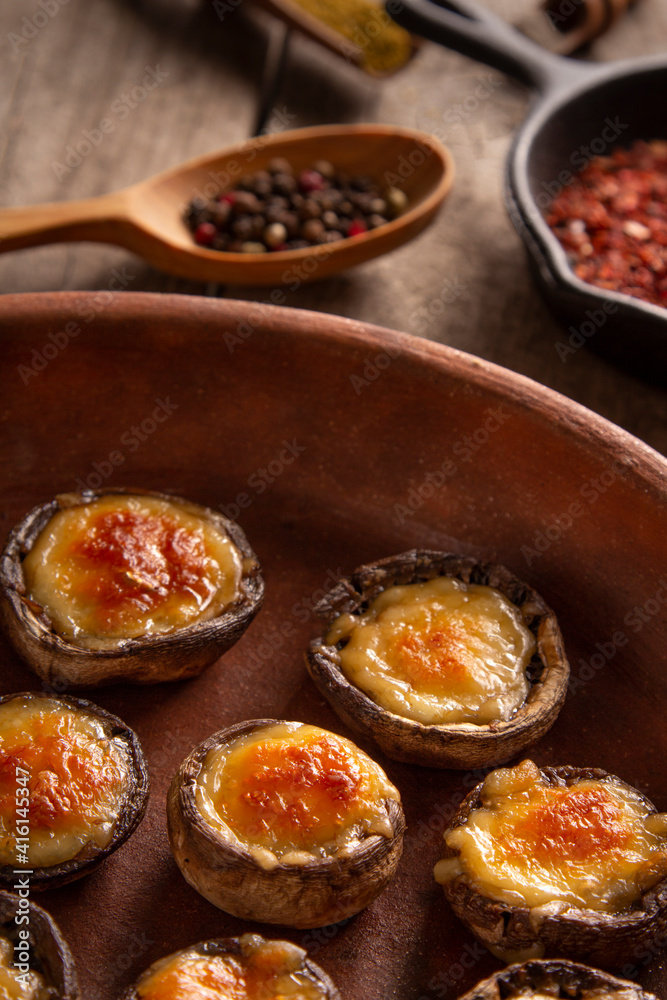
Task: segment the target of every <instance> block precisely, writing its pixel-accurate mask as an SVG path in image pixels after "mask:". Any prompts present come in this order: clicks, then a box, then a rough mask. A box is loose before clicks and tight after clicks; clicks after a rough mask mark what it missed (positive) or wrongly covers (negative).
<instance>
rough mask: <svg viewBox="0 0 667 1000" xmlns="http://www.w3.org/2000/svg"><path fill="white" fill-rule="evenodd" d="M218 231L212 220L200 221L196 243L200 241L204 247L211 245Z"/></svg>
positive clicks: (196, 232) (196, 233)
mask: <svg viewBox="0 0 667 1000" xmlns="http://www.w3.org/2000/svg"><path fill="white" fill-rule="evenodd" d="M217 233H218V230H217V229H216V228H215V226H214V225H213V223H212V222H200V223H199V225H198V226H197V228H196V229H195V234H194V235H195V243H199V244H200V246H203V247H207V246H210V245H211V243H212V242H213V240H214V239H215V237H216V236H217Z"/></svg>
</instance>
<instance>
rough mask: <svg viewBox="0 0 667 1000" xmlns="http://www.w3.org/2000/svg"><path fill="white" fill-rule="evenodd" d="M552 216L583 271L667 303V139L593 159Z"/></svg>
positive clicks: (585, 276) (586, 276) (608, 285)
mask: <svg viewBox="0 0 667 1000" xmlns="http://www.w3.org/2000/svg"><path fill="white" fill-rule="evenodd" d="M547 222H548V224H549V226H550V227H551V229H552V230H553V232H554V233H555V235H556V236H557V237H558V239H559V240H560V242H561V244H562V246H563V247H564V248H565V250H566V251H567V253H568V255H569V257H570V261H571V263H572V267H573V269H574V273H575V274H576V275H577V277H578V278H581V279H582V280H583V281H587V282H589V283H590V284H592V285H597V287H598V288H605V289H608V290H610V291H615V292H624V293H625V294H626V295H632V296H634V297H635V298H639V299H643V300H644V301H645V302H651V303H652V304H653V305H657V306H663V307H667V142H662V141H660V142H658V141H654V142H636V143H635V144H634V145H633V146H632V147H631V148H630V149H620V148H619V149H615V150H614V151H613V152H612V153H611V155H610V156H598V157H596V158H595V159H593V160H591V162H590V163H589V164H588V166H587V167H585V169H584V170H582V171H581V172H580V173H579V174H578V175H577V176H576V177H575V178H574V180H573V181H572V183H570V184H568V185H567V186H566V187H565V188H563V190H562V191H561V192H560V194H559V195H558V197H557V198H556V199H555V200H554V202H553V203H552V205H551V207H550V210H549V213H548V215H547Z"/></svg>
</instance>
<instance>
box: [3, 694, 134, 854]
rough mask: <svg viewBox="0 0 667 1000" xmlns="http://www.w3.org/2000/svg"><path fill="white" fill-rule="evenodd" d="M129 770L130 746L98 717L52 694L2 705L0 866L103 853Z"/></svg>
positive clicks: (119, 806)
mask: <svg viewBox="0 0 667 1000" xmlns="http://www.w3.org/2000/svg"><path fill="white" fill-rule="evenodd" d="M17 768H19V769H20V771H18V772H17ZM17 774H19V775H20V776H21V778H22V782H23V781H25V782H27V783H26V784H21V786H20V787H21V792H20V796H19V798H20V803H19V800H18V799H17V788H18V787H19V784H18V782H17ZM130 775H131V771H130V761H129V758H128V753H127V750H126V747H125V745H124V744H123V742H122V741H121V740H119V739H117V738H114V737H111V736H110V735H109V734H108V732H107V731H106V729H105V727H104V725H103V723H102V722H101V720H100V719H98V718H96V717H95V716H94V715H92V714H90V713H88V712H85V711H84V710H82V709H74V708H73V707H70V706H67V705H65V704H64V703H63V702H61V701H58V700H57V699H55V698H54V699H50V698H29V697H27V698H26V697H17V698H12V699H10V700H9V701H6V702H4V703H3V704H1V705H0V864H3V865H11V866H12V867H13V868H20V867H21V866H22V865H23V866H28V867H34V868H42V867H51V866H53V865H57V864H61V863H62V862H64V861H70V860H71V859H72V858H75V857H76V856H77V855H78V854H79V853H80V852H81V851H83V850H84V849H86V848H87V849H89V850H94V851H97V850H103V849H104V848H105V847H107V846H108V845H109V843H110V842H111V840H112V838H113V834H114V829H115V826H116V823H117V821H118V818H119V816H120V813H121V810H122V807H123V802H124V797H125V796H126V794H127V789H128V787H129V783H130V780H131V778H130ZM24 776H25V777H24ZM17 805H20V807H21V808H20V814H17ZM23 834H25V836H23Z"/></svg>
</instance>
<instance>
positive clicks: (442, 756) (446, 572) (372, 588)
mask: <svg viewBox="0 0 667 1000" xmlns="http://www.w3.org/2000/svg"><path fill="white" fill-rule="evenodd" d="M438 576H448V577H452V578H454V579H457V580H460V581H462V582H463V583H474V584H483V585H485V586H488V587H494V588H495V589H496V590H499V591H500V592H501V593H502V594H503V595H504V596H505V597H506V598H507V599H508V600H509V601H511V602H512V604H514V605H515V606H516V607H517V608H518V609H519V611H520V612H521V616H522V618H523V623H524V625H525V626H526V627H527V628H528V629H529V630H530V631H531V632H532V633H533V636H534V638H535V642H536V651H535V653H534V655H533V658H532V660H531V662H530V664H529V665H528V669H527V672H526V674H527V677H528V680H529V683H530V690H529V693H528V696H527V698H526V700H525V702H524V703H523V705H521V706H520V707H519V708H518V709H517V710H516V711H515V712H514V714H513V715H512V716H511V718H510V719H509V720H507V721H506V722H503V721H498V722H492V723H489V724H487V725H472V724H470V723H448V724H444V725H424V724H422V723H420V722H416V721H413V720H411V719H406V718H403V717H402V716H399V715H396V714H394V713H393V712H390V711H388V710H387V709H385V708H383V707H382V706H381V705H379V704H378V703H377V702H375V701H374V700H373V699H372V698H370V697H369V696H368V695H367V694H365V693H364V692H363V691H362V690H361V689H360V688H358V687H357V686H356V685H355V684H353V683H352V682H351V681H349V680H348V678H347V677H346V676H345V674H344V673H343V671H342V669H341V662H340V655H339V651H338V649H337V648H336V647H335V646H330V645H327V644H326V642H325V638H324V636H325V635H326V633H327V631H328V629H329V627H330V626H331V624H332V622H333V621H334V620H335V619H336V618H337V617H338V616H339V615H341V614H344V613H349V614H358V613H361V612H362V611H363V610H365V608H366V607H367V606H368V604H369V603H370V602H371V601H373V600H374V599H375V598H376V597H377V596H378V595H379V594H380V593H381V592H382V591H383V590H386V589H388V588H389V587H393V586H395V585H397V584H400V585H404V584H409V583H419V582H422V581H425V580H432V579H434V578H435V577H438ZM316 610H317V613H318V615H319V616H320V617H321V618H322V619H324V622H325V626H326V627H325V629H324V633H323V636H321V637H319V638H317V639H315V640H313V642H311V644H310V648H309V651H308V654H307V663H308V670H309V672H310V676H311V677H312V679H313V680H314V682H315V684H316V685H317V687H318V688H319V690H320V691H321V692H322V694H323V695H324V696H325V698H326V699H327V700H328V701H329V703H330V704H331V706H332V708H333V709H334V711H335V712H337V714H338V715H339V716H340V718H341V719H342V720H343V721H344V722H345V723H346V724H347V725H349V726H350V727H352V728H353V729H356V730H358V731H360V732H363V733H364V734H365V735H367V736H371V737H372V738H373V739H374V740H375V742H376V743H377V744H378V746H380V747H381V749H382V750H383V751H384V753H386V754H387V756H388V757H392V758H393V759H394V760H399V761H404V762H406V763H409V764H421V765H423V766H425V767H446V768H458V769H466V770H467V769H473V768H477V767H492V766H495V765H497V764H501V763H503V762H505V761H507V760H509V759H510V757H512V756H514V754H516V753H518V752H519V751H521V750H523V749H524V748H525V747H527V746H528V745H529V744H531V743H534V742H536V740H538V739H539V738H540V737H541V736H543V735H544V733H546V732H547V730H548V729H549V728H550V727H551V726H552V725H553V723H554V722H555V720H556V717H557V715H558V713H559V712H560V710H561V708H562V705H563V702H564V701H565V695H566V693H567V684H568V679H569V674H570V668H569V664H568V661H567V657H566V654H565V649H564V645H563V638H562V635H561V632H560V628H559V626H558V622H557V620H556V616H555V614H554V612H553V611H552V610H551V609H550V608H549V607H548V606H547V604H546V603H545V601H544V600H543V598H542V597H540V595H539V594H538V593H537V592H536V591H535V590H533V588H532V587H529V586H528V584H526V583H523V582H522V581H521V580H518V579H517V577H515V576H514V574H513V573H511V572H510V571H509V570H508V569H506V568H505V567H504V566H497V565H493V564H490V563H480V562H477V561H476V560H475V559H472V558H469V557H466V556H459V555H455V554H452V553H446V552H437V551H431V550H427V549H426V550H425V549H413V550H411V551H409V552H403V553H401V554H400V555H396V556H391V557H388V558H386V559H380V560H379V561H377V562H374V563H369V564H367V565H365V566H360V567H359V568H358V569H357V570H355V571H354V573H353V574H352V575H351V576H350V577H349V578H345V579H342V580H341V581H340V582H339V583H338V584H337V586H336V587H334V588H333V590H331V591H330V592H329V594H327V595H326V597H324V598H323V600H322V601H320V603H319V604H318V606H317V608H316Z"/></svg>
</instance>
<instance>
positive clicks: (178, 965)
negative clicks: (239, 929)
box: [137, 934, 327, 1000]
mask: <svg viewBox="0 0 667 1000" xmlns="http://www.w3.org/2000/svg"><path fill="white" fill-rule="evenodd" d="M239 941H240V945H241V954H240V955H238V956H236V955H231V954H229V955H227V954H225V955H202V954H201V953H199V952H197V951H196V949H194V948H185V949H183V951H179V952H176V953H175V954H173V955H168V956H167V957H166V958H164V959H161V960H160V961H159V962H155V963H154V964H153V965H152V966H151V967H150V969H148V970H147V972H146V973H144V975H143V976H142V977H141V979H140V980H139V983H138V984H137V995H138V996H139V997H140V998H141V1000H194V998H195V997H196V998H197V1000H222V998H226V1000H289V998H292V1000H326V997H327V994H326V990H325V989H324V988H323V987H321V986H319V985H317V983H315V982H313V980H312V979H311V978H310V976H309V975H308V973H307V970H306V967H305V964H304V963H305V960H306V957H307V956H306V952H305V951H304V950H303V948H298V947H297V946H296V945H293V944H291V943H290V942H289V941H267V940H265V939H264V938H262V937H260V936H259V935H258V934H245V935H244V936H243V937H242V938H240V939H239Z"/></svg>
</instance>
